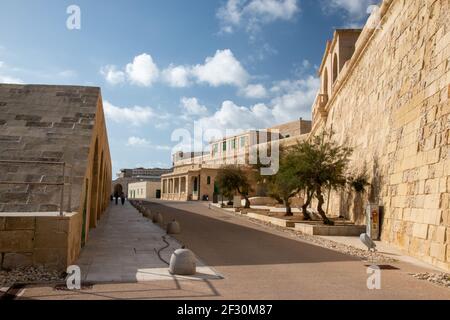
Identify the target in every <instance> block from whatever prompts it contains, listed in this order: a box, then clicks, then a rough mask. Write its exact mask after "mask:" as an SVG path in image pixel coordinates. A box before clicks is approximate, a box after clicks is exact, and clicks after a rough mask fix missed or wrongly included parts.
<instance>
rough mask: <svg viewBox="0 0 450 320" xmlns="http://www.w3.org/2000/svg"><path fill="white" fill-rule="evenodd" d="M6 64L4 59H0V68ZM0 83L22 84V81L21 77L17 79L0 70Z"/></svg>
mask: <svg viewBox="0 0 450 320" xmlns="http://www.w3.org/2000/svg"><path fill="white" fill-rule="evenodd" d="M5 66H6V64H5V62H4V61H0V69H1V68H3V67H5ZM0 83H16V84H23V83H24V81H23V80H22V79H19V78H17V77H14V76H10V75H7V74H4V73H3V72H0Z"/></svg>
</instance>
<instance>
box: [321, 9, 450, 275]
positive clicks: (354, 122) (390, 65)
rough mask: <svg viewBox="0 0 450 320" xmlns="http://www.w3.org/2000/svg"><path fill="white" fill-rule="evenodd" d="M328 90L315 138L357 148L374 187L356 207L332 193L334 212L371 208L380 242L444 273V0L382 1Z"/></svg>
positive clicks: (447, 231) (448, 72) (447, 245)
mask: <svg viewBox="0 0 450 320" xmlns="http://www.w3.org/2000/svg"><path fill="white" fill-rule="evenodd" d="M372 32H373V34H372ZM334 88H335V90H334V91H335V92H334V93H333V96H331V97H330V100H329V102H328V104H327V106H326V110H327V112H328V116H327V117H326V118H325V119H320V120H318V122H317V123H315V124H314V132H315V133H317V132H319V131H320V130H321V129H323V128H324V127H326V128H328V129H332V130H333V131H334V132H335V138H336V139H337V140H338V141H339V142H340V143H342V144H345V145H347V146H351V147H353V148H354V154H353V160H352V168H353V169H352V171H353V172H355V173H356V172H362V171H363V170H364V169H365V170H366V171H367V172H368V173H369V175H370V178H371V182H372V187H371V190H370V192H369V194H366V195H365V196H364V199H362V200H361V201H360V200H357V199H356V200H355V199H354V196H353V195H351V194H349V193H348V192H341V193H339V194H337V193H334V194H333V196H332V198H331V205H330V208H332V210H333V211H334V212H333V213H334V214H342V215H347V216H351V217H352V218H354V220H356V221H357V222H364V215H363V210H362V205H361V204H358V203H360V202H361V203H366V202H367V200H368V199H370V200H371V201H375V202H377V203H379V204H380V205H382V206H384V218H383V227H382V239H383V240H384V241H388V242H391V243H394V244H396V245H398V246H399V247H401V248H402V249H404V250H405V251H407V252H408V253H410V254H411V255H413V256H416V257H419V258H421V259H423V260H424V261H426V262H429V263H432V264H435V265H436V266H439V267H441V268H445V269H447V270H449V269H450V263H449V262H450V178H449V176H450V101H449V98H450V0H385V1H384V4H383V7H382V23H381V28H380V29H377V30H375V31H373V30H369V29H368V28H365V30H363V32H362V34H361V36H360V39H359V40H358V43H357V48H356V54H354V56H353V57H352V60H351V61H349V62H348V63H347V65H346V66H345V67H344V69H343V70H342V72H341V74H340V75H339V78H338V80H337V82H336V83H335V84H334Z"/></svg>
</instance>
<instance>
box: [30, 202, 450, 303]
mask: <svg viewBox="0 0 450 320" xmlns="http://www.w3.org/2000/svg"><path fill="white" fill-rule="evenodd" d="M148 205H149V206H150V207H151V209H152V210H153V211H154V212H160V213H161V214H162V215H163V217H164V221H165V222H169V221H171V220H172V219H176V220H178V221H179V222H180V225H181V229H182V232H181V234H179V235H175V236H174V237H175V238H176V239H177V240H178V241H179V242H181V243H182V244H184V245H185V246H186V247H187V248H189V249H191V250H192V251H193V252H194V253H195V254H196V255H197V257H198V258H199V259H200V260H202V262H204V263H205V264H206V265H208V266H210V267H212V268H214V269H215V270H216V271H217V272H218V273H220V274H221V275H222V276H223V277H224V278H223V279H209V280H208V279H203V280H197V281H193V280H182V281H180V280H178V279H173V280H165V281H150V282H142V283H132V282H126V283H103V284H95V285H94V286H93V287H91V288H86V289H85V290H82V291H79V292H68V291H55V290H54V289H53V287H51V286H42V285H41V286H39V285H37V286H34V287H28V288H27V289H26V290H25V291H24V292H23V293H22V298H24V299H232V300H236V299H287V300H296V299H369V300H372V299H447V300H448V299H450V290H449V289H447V288H444V287H440V286H437V285H435V284H432V283H429V282H425V281H421V280H417V279H415V278H414V277H412V276H411V275H410V273H416V272H424V271H429V270H426V269H423V268H421V267H418V266H414V265H411V264H407V263H394V264H391V265H392V266H394V267H396V268H398V269H397V270H382V271H381V289H379V290H376V289H375V290H369V289H368V287H367V280H368V278H369V277H370V276H371V275H370V274H368V273H367V271H368V264H367V262H363V261H361V260H359V259H357V258H354V257H351V256H348V255H345V254H342V253H339V252H336V251H332V250H329V249H326V248H323V247H319V246H315V245H313V244H311V243H307V242H303V241H300V240H298V239H294V238H292V237H291V236H290V235H288V234H286V233H284V232H282V231H278V230H276V229H274V228H271V227H267V226H263V225H259V224H255V223H253V222H251V221H249V220H248V219H247V218H246V217H241V216H237V215H234V214H231V213H227V212H222V211H217V210H212V209H209V208H208V206H207V205H206V204H204V203H200V202H162V201H158V202H152V203H149V204H148ZM128 212H130V211H128ZM123 214H126V213H125V211H124V213H123ZM103 219H104V218H103ZM104 221H105V222H104V223H107V221H108V219H104ZM101 223H102V222H101ZM126 236H127V235H123V237H126ZM129 236H131V235H129ZM116 237H117V234H116ZM118 258H119V257H118ZM122 259H123V257H122ZM105 267H107V266H105Z"/></svg>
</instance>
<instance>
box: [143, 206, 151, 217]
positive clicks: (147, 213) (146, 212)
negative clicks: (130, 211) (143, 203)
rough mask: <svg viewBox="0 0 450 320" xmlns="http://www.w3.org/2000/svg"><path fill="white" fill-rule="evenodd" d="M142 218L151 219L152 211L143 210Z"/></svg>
mask: <svg viewBox="0 0 450 320" xmlns="http://www.w3.org/2000/svg"><path fill="white" fill-rule="evenodd" d="M144 217H146V218H151V217H152V210H150V208H145V210H144Z"/></svg>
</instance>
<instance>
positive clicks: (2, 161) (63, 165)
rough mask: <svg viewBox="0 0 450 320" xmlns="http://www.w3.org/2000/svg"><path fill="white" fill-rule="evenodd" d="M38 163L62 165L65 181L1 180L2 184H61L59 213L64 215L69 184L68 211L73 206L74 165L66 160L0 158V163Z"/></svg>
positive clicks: (62, 174) (0, 183)
mask: <svg viewBox="0 0 450 320" xmlns="http://www.w3.org/2000/svg"><path fill="white" fill-rule="evenodd" d="M4 163H8V164H30V165H31V164H37V165H49V166H61V169H62V172H61V176H62V178H63V182H26V181H0V185H38V186H39V185H43V186H61V198H60V203H59V214H60V216H63V215H64V188H65V186H69V198H68V211H71V208H72V173H73V167H72V165H70V164H67V163H65V162H52V161H22V160H0V164H4ZM66 167H67V168H69V169H70V175H69V183H66Z"/></svg>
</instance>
